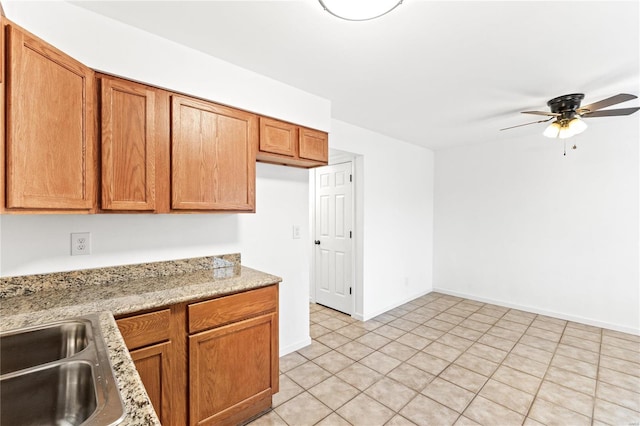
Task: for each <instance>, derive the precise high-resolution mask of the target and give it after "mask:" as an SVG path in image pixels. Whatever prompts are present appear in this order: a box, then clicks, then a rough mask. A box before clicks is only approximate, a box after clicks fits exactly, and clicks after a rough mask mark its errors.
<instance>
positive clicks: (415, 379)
mask: <svg viewBox="0 0 640 426" xmlns="http://www.w3.org/2000/svg"><path fill="white" fill-rule="evenodd" d="M387 377H390V378H392V379H394V380H396V381H397V382H400V383H402V384H403V385H406V386H408V387H410V388H411V389H413V390H415V391H418V392H420V391H421V390H422V389H424V387H425V386H427V385H428V384H429V383H430V382H431V381H432V380H433V378H434V377H435V376H434V375H432V374H429V373H427V372H425V371H423V370H420V369H419V368H416V367H414V366H412V365H409V364H406V363H402V364H400V365H399V366H398V367H396V368H395V369H393V370H392V371H391V372H390V373H389V374H387Z"/></svg>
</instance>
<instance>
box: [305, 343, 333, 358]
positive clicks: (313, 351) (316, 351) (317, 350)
mask: <svg viewBox="0 0 640 426" xmlns="http://www.w3.org/2000/svg"><path fill="white" fill-rule="evenodd" d="M330 350H331V348H329V347H327V346H325V345H323V344H322V343H320V342H318V341H317V340H314V341H313V342H312V343H311V344H310V345H309V346H307V347H305V348H302V349H300V350H298V353H299V354H300V355H302V356H303V357H305V358H307V359H309V360H311V359H314V358H317V357H319V356H320V355H322V354H325V353H327V352H329V351H330Z"/></svg>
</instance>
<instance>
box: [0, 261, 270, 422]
mask: <svg viewBox="0 0 640 426" xmlns="http://www.w3.org/2000/svg"><path fill="white" fill-rule="evenodd" d="M216 260H219V259H218V258H216ZM163 263H165V264H168V263H170V262H163ZM158 264H160V263H158ZM145 265H156V264H145ZM135 266H141V265H135ZM212 267H213V268H214V269H204V270H195V271H190V272H184V273H179V272H178V273H172V274H171V275H161V276H148V277H145V276H144V275H156V274H155V272H154V273H147V272H145V273H144V274H132V275H133V276H135V278H133V279H130V280H127V279H126V277H125V278H121V279H119V280H118V282H116V283H113V284H107V283H91V284H87V285H81V284H78V283H74V285H71V286H64V285H62V286H58V287H55V286H53V287H48V288H47V287H46V286H45V287H42V288H39V289H38V291H35V292H30V291H25V292H24V294H21V295H16V296H12V297H5V298H0V330H1V331H7V330H11V329H15V328H19V327H23V326H26V325H37V324H44V323H48V322H52V321H57V320H61V319H65V318H71V317H77V316H82V315H86V314H90V313H100V325H101V331H102V334H103V336H104V339H105V341H106V344H107V347H108V348H109V357H110V361H111V364H112V366H113V370H114V372H115V377H116V382H117V384H118V388H119V389H120V394H121V397H122V401H123V403H124V405H125V410H126V417H125V419H124V421H123V422H122V423H120V424H121V425H160V422H159V420H158V418H157V416H156V414H155V412H154V410H153V408H152V406H151V403H150V401H149V398H148V396H147V394H146V392H145V390H144V387H143V385H142V382H141V381H140V378H139V376H138V373H137V371H136V370H135V365H134V364H133V361H132V360H131V356H130V355H129V352H128V351H127V349H126V346H125V343H124V340H123V339H122V336H121V334H120V332H119V331H118V328H117V325H116V322H115V319H114V315H115V316H118V315H123V314H129V313H133V312H138V311H143V310H150V309H155V308H159V307H161V306H167V305H172V304H175V303H183V302H189V301H197V300H200V299H206V298H212V297H217V296H222V295H226V294H231V293H236V292H240V291H245V290H250V289H254V288H259V287H263V286H267V285H271V284H276V283H279V282H281V281H282V279H281V278H280V277H277V276H275V275H270V274H266V273H263V272H260V271H257V270H254V269H251V268H247V267H244V266H241V265H240V262H239V256H238V261H237V263H234V264H233V265H232V266H230V265H229V263H226V264H223V265H216V266H212ZM118 268H123V269H126V268H127V266H123V267H118ZM106 269H107V268H103V269H96V270H92V271H96V274H98V275H99V274H100V272H101V271H102V270H106ZM108 269H110V272H113V269H114V268H108ZM173 272H175V271H173ZM69 274H72V273H69ZM52 275H53V274H52ZM57 275H60V274H57ZM125 275H126V272H125ZM20 278H21V277H11V278H2V279H1V280H0V284H2V285H3V286H7V285H8V284H11V285H15V281H19V280H20ZM29 278H33V276H31V277H25V280H28V279H29ZM56 279H58V280H60V279H61V278H60V277H59V276H57V277H56Z"/></svg>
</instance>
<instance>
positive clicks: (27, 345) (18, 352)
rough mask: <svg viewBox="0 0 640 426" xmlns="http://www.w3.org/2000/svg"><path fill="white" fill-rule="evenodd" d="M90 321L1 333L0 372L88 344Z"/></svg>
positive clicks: (61, 355)
mask: <svg viewBox="0 0 640 426" xmlns="http://www.w3.org/2000/svg"><path fill="white" fill-rule="evenodd" d="M89 333H91V323H90V322H89V321H81V320H70V321H63V322H59V323H55V324H49V325H46V326H42V327H34V328H31V329H20V330H16V331H13V332H8V333H4V334H3V335H2V336H0V374H6V373H11V372H12V371H18V370H23V369H25V368H29V367H33V366H36V365H41V364H45V363H47V362H51V361H56V360H59V359H63V358H68V357H70V356H72V355H75V354H77V353H78V352H80V351H81V350H83V349H84V348H86V347H87V345H88V343H89V336H88V334H89Z"/></svg>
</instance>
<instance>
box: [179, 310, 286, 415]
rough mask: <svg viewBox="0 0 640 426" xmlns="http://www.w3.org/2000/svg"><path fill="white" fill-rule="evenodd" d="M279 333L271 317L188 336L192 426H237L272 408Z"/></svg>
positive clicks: (258, 318)
mask: <svg viewBox="0 0 640 426" xmlns="http://www.w3.org/2000/svg"><path fill="white" fill-rule="evenodd" d="M276 329H277V320H276V315H275V314H268V315H262V316H259V317H257V318H252V319H249V320H245V321H240V322H238V323H234V324H230V325H227V326H224V327H219V328H215V329H213V330H209V331H204V332H202V333H198V334H195V335H193V336H189V383H190V386H189V396H190V400H189V408H190V417H191V424H192V425H193V424H196V425H235V424H238V423H240V422H242V420H246V419H248V418H251V417H253V416H255V415H256V414H258V413H260V412H262V411H264V410H266V409H268V408H269V407H271V395H272V394H273V393H274V387H275V386H276V385H275V384H274V380H275V381H277V380H278V372H277V368H276V371H275V373H274V371H272V369H273V367H274V365H275V366H276V367H277V365H278V364H277V362H276V363H274V359H277V356H278V353H277V349H278V348H277V340H276V333H274V331H275V330H276ZM274 377H275V378H274Z"/></svg>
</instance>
